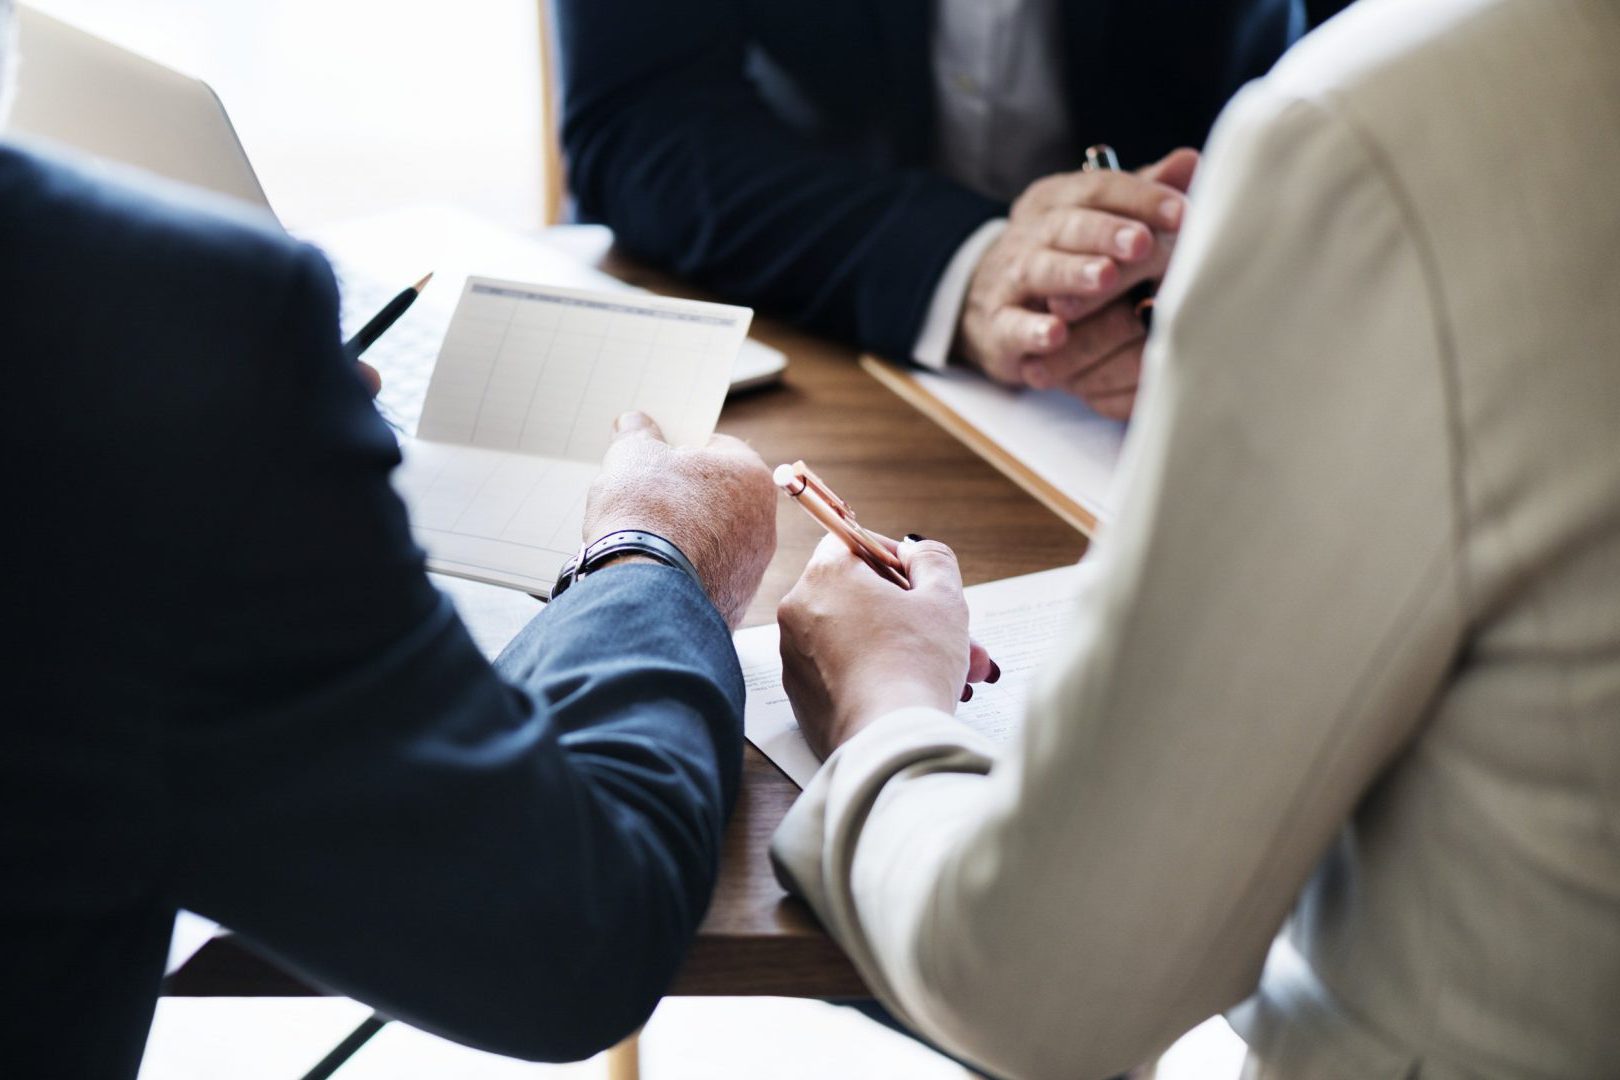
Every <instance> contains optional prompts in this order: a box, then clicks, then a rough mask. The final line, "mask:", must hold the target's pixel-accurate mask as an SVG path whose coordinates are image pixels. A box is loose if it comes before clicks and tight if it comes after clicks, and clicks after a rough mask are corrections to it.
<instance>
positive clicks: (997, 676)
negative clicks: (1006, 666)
mask: <svg viewBox="0 0 1620 1080" xmlns="http://www.w3.org/2000/svg"><path fill="white" fill-rule="evenodd" d="M984 681H985V682H987V683H996V682H1000V681H1001V665H1000V664H998V663H996V662H995V661H994V660H992V661H990V674H989V676H987V677H986V678H985V680H984Z"/></svg>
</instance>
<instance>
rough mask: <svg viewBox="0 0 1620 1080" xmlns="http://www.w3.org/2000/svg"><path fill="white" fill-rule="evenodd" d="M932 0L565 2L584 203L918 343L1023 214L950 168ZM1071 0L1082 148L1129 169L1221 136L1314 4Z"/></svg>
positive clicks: (821, 313) (1070, 74) (578, 182)
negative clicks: (968, 273)
mask: <svg viewBox="0 0 1620 1080" xmlns="http://www.w3.org/2000/svg"><path fill="white" fill-rule="evenodd" d="M934 4H935V0H812V2H804V0H686V2H683V3H669V2H667V0H560V3H559V4H558V5H557V22H558V30H559V40H560V42H561V53H562V58H563V61H564V63H563V69H564V80H563V81H564V96H563V102H564V126H563V141H564V148H565V150H566V153H567V157H568V177H569V184H570V187H571V188H572V191H573V193H574V196H575V198H576V200H577V202H578V208H579V210H580V212H581V213H582V214H583V215H584V216H586V217H593V218H597V219H599V220H601V221H604V222H606V223H607V224H609V225H611V226H612V227H613V230H614V235H615V237H616V239H617V240H618V242H619V243H621V244H622V245H624V246H625V247H626V248H628V249H629V250H630V251H632V252H634V253H636V254H637V255H639V256H641V257H642V258H644V259H648V260H651V261H653V262H657V263H661V264H663V265H665V266H668V267H670V268H672V269H673V270H674V271H675V272H676V273H678V274H680V275H681V276H682V277H683V278H686V279H688V280H692V281H697V282H700V283H702V284H705V285H707V286H709V287H710V288H712V289H714V290H715V291H717V292H718V293H720V294H721V295H722V296H724V297H726V298H727V299H731V300H735V301H738V302H741V303H749V304H754V305H756V306H759V307H762V308H765V309H768V310H771V311H773V312H776V313H778V314H781V315H784V316H785V317H787V318H788V319H790V320H792V321H795V322H797V323H799V324H801V325H804V326H806V327H809V328H811V329H814V330H817V331H820V332H822V333H825V334H830V335H833V336H836V337H839V338H842V339H844V340H847V341H851V342H854V343H856V344H857V345H859V346H861V347H863V348H868V349H874V350H877V351H879V352H883V353H887V354H889V355H892V356H901V357H904V356H909V355H910V353H911V349H912V346H913V344H914V343H915V340H916V337H917V333H918V330H919V328H920V327H921V325H922V321H923V318H924V316H925V314H926V312H927V307H928V303H929V301H930V300H931V299H932V296H933V292H934V287H935V285H936V283H937V282H938V279H939V276H940V275H941V274H942V273H943V272H944V269H945V265H946V263H947V262H949V260H950V257H951V255H952V254H954V253H955V251H956V249H957V248H958V247H959V246H960V245H961V243H962V241H964V240H965V239H967V237H968V235H969V234H970V233H972V232H973V231H974V230H975V229H976V228H977V227H978V226H979V225H981V224H983V223H984V222H985V221H988V220H989V219H991V218H993V217H996V216H999V215H1001V214H1003V213H1005V212H1006V207H1005V206H1002V205H1000V204H998V203H996V202H994V201H992V200H990V199H986V198H984V197H982V196H980V195H977V194H974V193H973V192H971V191H969V190H967V189H966V188H964V187H962V186H960V185H958V184H956V183H953V182H952V181H950V180H948V179H946V178H945V177H944V176H943V175H941V174H939V173H937V172H936V171H934V170H933V168H931V165H932V163H933V161H934V159H935V145H934V139H935V124H934V116H933V102H934V97H933V94H934V90H933V82H932V75H931V62H932V61H931V56H930V23H931V19H932V13H933V10H934ZM1060 5H1061V8H1062V26H1063V33H1064V38H1065V60H1066V69H1067V75H1066V80H1067V89H1068V95H1067V97H1068V109H1069V116H1070V120H1071V124H1072V126H1073V129H1074V142H1075V145H1076V147H1084V146H1087V145H1089V144H1091V143H1097V142H1108V143H1111V144H1113V146H1114V147H1115V148H1116V149H1117V150H1118V151H1119V152H1120V155H1121V158H1122V159H1123V162H1124V163H1125V164H1126V165H1127V166H1128V167H1129V166H1135V165H1140V164H1143V163H1146V162H1147V161H1149V160H1151V159H1154V158H1157V157H1158V156H1160V155H1161V154H1163V153H1165V152H1167V151H1169V150H1171V149H1173V148H1175V147H1177V146H1199V145H1201V144H1202V143H1203V141H1204V137H1205V135H1206V134H1207V132H1208V130H1209V127H1210V125H1211V124H1212V123H1213V121H1214V119H1215V116H1216V114H1217V113H1218V112H1219V111H1220V108H1221V106H1222V105H1223V104H1224V103H1225V102H1226V100H1227V99H1228V98H1229V97H1230V96H1231V94H1232V93H1233V92H1234V91H1235V90H1236V89H1237V88H1238V87H1239V86H1240V85H1241V84H1242V83H1243V82H1245V81H1247V80H1249V79H1251V78H1254V77H1255V76H1257V75H1260V74H1263V73H1264V72H1265V70H1266V69H1267V68H1269V67H1270V65H1271V63H1272V62H1273V61H1274V60H1275V59H1276V58H1277V57H1278V56H1279V55H1280V54H1281V53H1282V51H1283V49H1284V48H1285V47H1286V46H1287V45H1288V43H1289V42H1290V41H1291V40H1292V39H1293V38H1294V37H1295V36H1296V35H1297V34H1298V33H1299V32H1300V30H1301V29H1302V28H1303V26H1304V24H1305V16H1306V13H1305V6H1304V3H1303V0H1060ZM1328 6H1330V7H1332V6H1338V4H1331V5H1328ZM1077 156H1078V155H1077Z"/></svg>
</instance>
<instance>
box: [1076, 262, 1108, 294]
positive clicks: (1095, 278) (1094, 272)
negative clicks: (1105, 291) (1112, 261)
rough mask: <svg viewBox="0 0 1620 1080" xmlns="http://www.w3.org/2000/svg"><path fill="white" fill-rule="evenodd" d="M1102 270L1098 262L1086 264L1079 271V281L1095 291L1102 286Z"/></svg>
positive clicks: (1101, 265)
mask: <svg viewBox="0 0 1620 1080" xmlns="http://www.w3.org/2000/svg"><path fill="white" fill-rule="evenodd" d="M1102 268H1103V264H1102V263H1100V262H1088V263H1086V265H1085V269H1083V270H1081V271H1080V280H1081V281H1083V282H1085V283H1086V284H1087V285H1089V286H1091V287H1092V288H1093V289H1095V288H1096V287H1097V286H1098V285H1101V284H1102Z"/></svg>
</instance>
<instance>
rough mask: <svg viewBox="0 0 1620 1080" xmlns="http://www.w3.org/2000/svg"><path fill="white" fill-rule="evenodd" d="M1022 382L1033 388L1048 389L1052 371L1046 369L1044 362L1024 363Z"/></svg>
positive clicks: (1050, 386) (1050, 383)
mask: <svg viewBox="0 0 1620 1080" xmlns="http://www.w3.org/2000/svg"><path fill="white" fill-rule="evenodd" d="M1024 382H1025V383H1027V384H1028V385H1029V387H1030V388H1031V389H1034V390H1050V389H1051V388H1052V373H1051V372H1050V371H1047V370H1046V365H1045V364H1026V365H1024Z"/></svg>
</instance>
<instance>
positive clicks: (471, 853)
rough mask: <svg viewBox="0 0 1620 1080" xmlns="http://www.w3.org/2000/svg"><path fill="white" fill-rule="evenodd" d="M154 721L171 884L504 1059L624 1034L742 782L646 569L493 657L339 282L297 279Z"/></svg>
mask: <svg viewBox="0 0 1620 1080" xmlns="http://www.w3.org/2000/svg"><path fill="white" fill-rule="evenodd" d="M283 328H284V330H283V334H282V336H281V339H280V340H279V341H277V342H276V343H275V350H274V351H275V355H272V356H269V357H265V358H263V362H264V363H265V364H267V365H269V367H268V370H270V371H272V372H274V374H273V375H271V376H270V377H269V378H268V380H267V383H266V388H265V390H264V393H263V395H262V397H263V404H262V408H261V410H260V411H259V413H258V414H257V415H255V416H251V417H243V418H241V419H240V422H241V423H243V424H253V425H255V426H256V427H257V428H258V429H259V431H258V434H259V436H260V438H261V439H262V442H263V444H264V446H265V452H264V454H263V457H262V459H261V460H259V461H258V462H257V463H256V464H254V466H253V467H252V468H246V467H245V468H244V475H243V478H242V479H243V484H242V488H243V489H244V491H246V492H247V493H248V494H247V496H246V497H245V498H243V499H242V501H241V505H240V508H239V511H238V513H237V524H236V526H235V527H234V528H233V529H232V530H231V531H230V535H228V536H226V537H223V538H222V540H221V542H220V543H219V545H218V551H217V553H216V556H215V559H214V565H213V566H212V567H210V575H209V580H208V582H207V583H206V584H205V585H200V586H199V587H200V588H206V589H208V590H209V591H208V595H209V596H210V597H212V598H213V600H212V601H211V603H210V604H209V606H208V607H207V611H208V614H207V615H206V616H205V618H206V620H207V621H208V625H207V626H206V628H205V629H206V633H205V634H202V635H199V636H200V637H202V638H203V639H204V640H202V641H200V642H199V643H198V644H197V645H196V647H195V650H194V655H193V656H192V657H191V658H190V661H189V662H190V663H191V665H192V667H193V671H192V674H191V678H190V679H189V683H190V685H193V686H194V687H196V688H197V689H196V691H195V693H196V700H195V701H193V702H190V703H189V705H188V707H187V708H186V709H184V710H183V711H182V715H181V718H179V719H177V720H176V722H175V723H174V726H173V734H172V746H173V752H172V758H171V760H172V767H171V769H170V776H171V785H170V786H171V788H172V794H173V803H174V806H175V808H176V809H175V813H176V816H177V818H178V821H177V823H176V834H177V835H178V836H179V837H180V840H179V841H178V843H177V850H176V852H175V860H176V863H177V866H178V875H177V878H178V889H177V892H178V895H177V896H176V901H177V902H178V903H179V904H180V905H182V906H185V907H189V908H192V909H194V910H196V911H198V912H200V913H202V914H205V915H207V916H209V917H211V918H214V919H217V920H219V921H220V922H222V923H224V924H225V925H227V926H229V927H231V928H232V929H234V930H236V931H238V932H239V933H241V934H242V935H243V936H244V937H245V938H247V939H248V940H249V941H251V942H252V943H254V944H255V945H256V946H258V947H259V948H261V949H263V950H264V951H265V952H267V953H268V954H270V955H271V956H273V957H275V958H277V959H279V960H280V961H282V962H284V963H286V964H288V965H290V966H291V967H292V968H294V969H295V970H298V971H300V972H303V973H304V974H305V975H307V976H308V977H310V978H311V979H313V980H315V981H317V982H319V983H321V984H323V985H325V986H327V987H329V988H331V989H333V990H335V991H337V992H339V993H342V994H346V995H350V996H353V997H357V998H360V999H362V1000H364V1001H366V1002H368V1003H370V1004H372V1005H374V1006H375V1007H377V1008H378V1009H380V1010H381V1011H383V1012H384V1013H385V1014H388V1015H391V1016H394V1017H397V1018H399V1019H402V1020H405V1021H408V1022H410V1023H412V1024H414V1025H416V1026H419V1027H422V1028H425V1029H427V1030H429V1031H434V1032H437V1033H440V1034H443V1035H445V1036H447V1037H450V1038H453V1039H456V1040H459V1041H462V1042H465V1043H469V1044H471V1045H474V1046H478V1047H481V1048H484V1049H488V1050H492V1051H496V1052H500V1053H504V1054H510V1055H515V1056H520V1057H526V1058H532V1059H543V1060H563V1059H575V1058H582V1057H586V1056H588V1055H590V1054H592V1053H595V1052H596V1051H598V1050H601V1049H603V1048H605V1047H607V1046H609V1045H611V1044H612V1043H614V1042H615V1041H617V1040H618V1039H619V1038H621V1037H622V1036H624V1035H625V1034H627V1033H628V1032H630V1031H632V1030H633V1029H634V1028H635V1027H636V1026H637V1025H638V1024H639V1023H641V1022H642V1021H643V1020H644V1019H645V1018H646V1016H647V1014H648V1013H649V1012H650V1011H651V1009H652V1007H653V1005H654V1004H655V1003H656V1001H657V1000H658V997H659V996H660V995H661V994H662V992H663V991H664V989H665V988H666V986H667V984H668V982H669V980H670V979H671V978H672V977H673V974H674V972H675V970H676V968H677V966H678V965H679V963H680V961H681V959H682V957H683V954H684V952H685V949H686V946H687V944H688V942H689V940H690V938H691V935H692V934H693V932H694V930H695V928H696V926H697V923H698V921H699V919H700V918H701V917H702V915H703V912H704V910H705V907H706V905H707V903H708V898H709V893H710V890H711V888H712V885H713V882H714V878H715V874H716V864H717V859H718V855H719V847H720V839H721V833H722V829H723V826H724V821H725V817H726V815H727V813H728V812H729V808H730V806H731V803H732V801H733V799H734V797H735V794H736V785H737V774H738V761H739V754H740V748H741V743H740V738H741V733H740V721H741V710H742V699H743V688H742V681H741V675H740V672H739V670H738V667H737V661H736V656H735V653H734V651H733V649H732V646H731V639H730V635H729V633H728V632H727V629H726V627H725V624H724V622H723V621H722V620H721V618H720V616H719V615H718V613H717V612H716V611H715V610H714V608H713V607H712V605H711V604H710V603H709V601H708V599H707V598H706V596H705V595H704V594H703V592H702V591H701V590H700V589H699V588H698V587H697V586H696V585H695V584H694V583H692V582H691V581H690V579H688V578H687V577H686V576H685V575H684V574H681V573H680V572H679V571H675V570H671V569H668V568H665V567H656V566H646V565H628V566H621V567H613V568H609V569H608V570H605V571H603V572H602V573H600V574H597V575H593V576H592V577H590V578H588V579H586V580H585V581H583V582H581V583H580V584H579V585H578V586H577V587H576V588H574V589H573V590H570V591H569V592H568V593H567V594H565V595H564V596H563V597H561V598H560V599H559V600H558V601H557V602H556V603H554V604H552V605H551V606H550V607H549V608H548V609H546V610H545V611H544V612H543V613H542V614H541V615H539V616H538V617H537V618H536V619H535V620H533V622H532V623H531V624H530V625H529V626H528V628H527V629H525V630H524V631H523V632H522V633H521V634H519V635H518V637H517V638H516V639H515V640H514V641H513V643H512V644H511V645H510V647H509V648H508V649H507V651H506V653H505V654H504V655H503V656H502V657H501V659H500V661H499V662H498V669H497V668H492V667H491V666H490V665H489V663H487V662H486V661H485V659H484V658H483V657H482V656H481V655H480V654H479V652H478V651H477V649H476V648H475V647H474V645H473V643H472V642H471V640H470V639H469V637H468V634H467V633H466V630H465V629H464V627H463V626H462V624H461V623H460V621H459V620H458V619H457V617H456V615H455V612H454V610H453V609H452V608H451V606H450V604H449V602H448V600H446V599H445V598H444V597H443V596H441V595H440V594H439V593H438V592H437V591H436V590H434V589H433V588H432V586H431V584H430V583H429V581H428V579H427V577H426V575H425V574H424V572H423V569H422V559H421V554H420V552H419V551H418V550H417V549H416V548H415V547H414V545H413V544H412V542H411V538H410V534H409V530H408V526H407V522H406V518H405V514H404V510H403V507H402V506H401V505H400V503H399V501H398V499H397V498H396V497H395V496H394V494H393V493H392V491H391V490H390V488H389V486H388V473H389V470H390V469H391V468H392V466H393V465H394V464H395V463H396V462H397V460H398V451H397V448H396V447H395V446H394V443H393V440H392V437H391V436H390V434H389V432H388V431H387V429H386V428H385V427H384V426H383V425H382V424H381V422H380V421H379V420H378V418H377V416H376V414H375V411H374V410H373V409H372V408H371V406H370V404H369V403H368V402H367V401H366V400H365V397H364V394H363V391H361V389H360V386H359V383H358V381H357V380H356V378H355V376H354V375H353V373H352V371H351V370H349V367H350V366H349V365H348V364H347V363H346V362H345V361H344V360H343V359H342V357H341V356H340V353H339V346H338V341H337V337H336V310H335V293H334V289H333V286H332V282H331V276H330V273H329V271H327V270H326V268H325V265H324V263H322V262H320V261H319V260H318V259H317V258H315V257H314V256H313V254H312V253H306V254H305V255H304V257H302V259H301V261H300V263H299V266H298V268H297V271H296V273H295V275H294V282H293V284H292V286H291V290H290V297H289V303H288V307H287V312H286V316H285V319H284V320H283Z"/></svg>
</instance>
